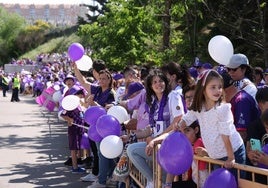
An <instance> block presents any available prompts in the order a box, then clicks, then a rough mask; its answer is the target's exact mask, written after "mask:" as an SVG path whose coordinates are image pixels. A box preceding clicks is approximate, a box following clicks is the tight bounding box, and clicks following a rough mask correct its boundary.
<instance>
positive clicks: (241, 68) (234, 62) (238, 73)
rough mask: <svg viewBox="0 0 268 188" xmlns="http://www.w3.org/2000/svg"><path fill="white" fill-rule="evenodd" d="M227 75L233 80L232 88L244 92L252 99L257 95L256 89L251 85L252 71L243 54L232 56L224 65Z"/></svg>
mask: <svg viewBox="0 0 268 188" xmlns="http://www.w3.org/2000/svg"><path fill="white" fill-rule="evenodd" d="M226 68H227V71H228V74H229V75H230V76H231V78H232V79H233V80H234V86H235V87H237V88H238V89H242V90H245V91H246V92H247V93H249V94H250V95H251V96H252V97H253V98H255V95H256V93H257V87H256V86H255V84H254V83H253V72H254V71H253V69H252V67H251V66H250V65H249V61H248V58H247V56H245V55H244V54H234V55H233V56H232V57H231V58H230V61H229V63H228V64H227V65H226Z"/></svg>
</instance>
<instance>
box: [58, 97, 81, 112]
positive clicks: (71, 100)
mask: <svg viewBox="0 0 268 188" xmlns="http://www.w3.org/2000/svg"><path fill="white" fill-rule="evenodd" d="M79 104H80V98H79V97H77V96H75V95H67V96H66V97H64V98H63V99H62V102H61V105H62V108H63V109H64V110H67V111H72V110H74V109H76V108H77V107H78V106H79Z"/></svg>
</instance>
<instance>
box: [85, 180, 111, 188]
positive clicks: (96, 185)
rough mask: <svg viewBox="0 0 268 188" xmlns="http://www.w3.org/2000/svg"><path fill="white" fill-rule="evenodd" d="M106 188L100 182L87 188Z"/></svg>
mask: <svg viewBox="0 0 268 188" xmlns="http://www.w3.org/2000/svg"><path fill="white" fill-rule="evenodd" d="M103 187H106V185H105V184H100V183H99V181H98V180H96V181H95V182H94V183H92V184H91V185H90V186H88V187H87V188H103Z"/></svg>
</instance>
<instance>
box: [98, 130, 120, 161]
mask: <svg viewBox="0 0 268 188" xmlns="http://www.w3.org/2000/svg"><path fill="white" fill-rule="evenodd" d="M100 151H101V153H102V155H103V156H104V157H106V158H108V159H114V158H116V157H118V156H119V155H121V153H122V152H123V141H122V140H121V138H120V137H118V136H115V135H109V136H106V137H105V138H103V139H102V141H101V143H100Z"/></svg>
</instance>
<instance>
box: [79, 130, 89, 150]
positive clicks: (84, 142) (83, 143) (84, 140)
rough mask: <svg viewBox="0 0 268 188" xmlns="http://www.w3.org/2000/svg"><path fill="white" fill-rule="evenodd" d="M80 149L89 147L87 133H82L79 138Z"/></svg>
mask: <svg viewBox="0 0 268 188" xmlns="http://www.w3.org/2000/svg"><path fill="white" fill-rule="evenodd" d="M80 145H81V149H89V148H90V144H89V139H88V134H87V133H84V134H83V135H82V138H81V144H80Z"/></svg>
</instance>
